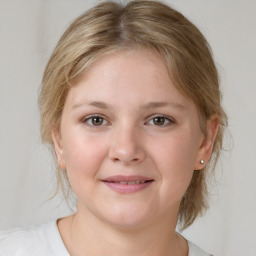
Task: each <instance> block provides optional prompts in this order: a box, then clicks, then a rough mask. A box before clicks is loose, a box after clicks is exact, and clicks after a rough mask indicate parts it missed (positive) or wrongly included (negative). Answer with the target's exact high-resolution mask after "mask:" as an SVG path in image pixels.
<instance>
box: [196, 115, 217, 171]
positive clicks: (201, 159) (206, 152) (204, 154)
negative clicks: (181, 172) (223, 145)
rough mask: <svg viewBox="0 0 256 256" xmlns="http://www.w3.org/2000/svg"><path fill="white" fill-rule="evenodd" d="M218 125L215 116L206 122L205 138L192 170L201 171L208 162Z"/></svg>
mask: <svg viewBox="0 0 256 256" xmlns="http://www.w3.org/2000/svg"><path fill="white" fill-rule="evenodd" d="M218 125H219V116H218V115H217V114H216V115H213V116H212V117H211V118H210V119H209V120H207V122H206V136H204V139H203V141H202V143H201V145H200V148H199V151H198V154H197V160H196V163H195V168H194V170H201V169H203V168H204V167H205V165H206V164H207V162H208V161H209V159H210V157H211V154H212V149H213V145H214V141H215V138H216V136H217V132H218Z"/></svg>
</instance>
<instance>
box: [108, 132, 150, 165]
mask: <svg viewBox="0 0 256 256" xmlns="http://www.w3.org/2000/svg"><path fill="white" fill-rule="evenodd" d="M144 146H145V145H144V144H143V138H142V136H140V134H139V131H138V130H136V129H135V128H125V127H124V128H120V127H119V128H117V127H116V130H115V131H113V134H112V138H111V145H110V148H109V158H110V159H111V160H112V161H114V162H119V163H121V164H124V165H131V164H138V163H140V162H142V161H143V160H144V159H145V157H146V153H145V148H144Z"/></svg>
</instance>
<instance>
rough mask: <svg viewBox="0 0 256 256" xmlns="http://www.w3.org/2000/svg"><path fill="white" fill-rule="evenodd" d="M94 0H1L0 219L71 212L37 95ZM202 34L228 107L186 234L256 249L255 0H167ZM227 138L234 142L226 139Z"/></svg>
mask: <svg viewBox="0 0 256 256" xmlns="http://www.w3.org/2000/svg"><path fill="white" fill-rule="evenodd" d="M98 2H99V1H85V0H83V1H82V0H72V1H71V0H48V1H47V0H0V205H1V209H0V216H1V218H0V229H3V228H10V227H16V226H26V225H28V224H37V223H43V222H46V221H49V220H51V219H54V218H56V217H59V216H64V215H66V214H69V213H70V211H69V209H68V208H67V207H66V206H65V204H64V203H61V197H56V198H55V199H53V200H50V201H49V200H48V198H49V196H50V195H51V193H53V192H54V187H55V180H54V165H53V163H52V159H51V156H50V154H49V152H48V150H47V148H46V147H45V146H43V145H41V142H40V135H39V113H38V107H37V97H38V92H39V86H40V80H41V77H42V73H43V69H44V67H45V65H46V62H47V60H48V58H49V56H50V53H51V51H52V50H53V47H54V46H55V44H56V42H57V40H58V38H59V36H60V35H61V34H62V33H63V32H64V30H65V28H66V27H67V25H68V24H70V22H71V21H72V19H73V18H75V17H76V16H77V15H79V14H81V13H82V12H83V11H85V10H86V9H88V8H89V7H92V6H93V5H94V4H95V3H98ZM165 2H166V3H169V4H171V5H172V6H173V7H175V8H177V9H178V10H179V11H181V12H182V13H183V14H184V15H185V16H187V17H188V18H189V19H190V20H192V22H194V23H195V24H196V25H197V26H198V27H199V29H200V30H201V31H202V32H203V34H204V35H205V36H206V38H207V39H208V41H209V42H210V45H211V46H212V49H213V52H214V57H215V60H216V63H217V66H218V69H219V72H220V75H221V84H222V88H223V94H224V107H225V109H226V111H227V113H228V115H229V123H230V126H229V130H230V133H231V135H232V138H233V142H232V141H231V139H230V136H227V139H226V141H227V143H226V144H225V146H226V148H227V149H230V148H231V147H233V149H232V150H229V151H228V152H225V153H224V154H223V156H222V159H221V163H220V164H219V165H218V168H217V169H216V180H217V181H216V184H215V185H214V186H212V196H211V201H210V204H211V207H210V210H209V211H208V212H207V214H206V215H205V216H204V217H202V218H199V219H198V220H197V221H196V222H195V223H194V224H193V225H192V227H190V228H189V229H188V230H186V231H185V232H184V233H183V234H184V236H185V237H187V238H189V239H190V240H192V241H193V242H195V243H197V244H198V245H200V246H201V247H202V248H204V249H205V250H207V251H209V252H211V253H213V254H214V255H216V256H218V255H222V256H231V255H232V256H241V255H246V256H253V255H255V253H256V199H255V196H256V150H255V147H256V99H255V98H256V1H255V0H215V1H212V0H173V1H172V0H169V1H165ZM232 144H233V146H232Z"/></svg>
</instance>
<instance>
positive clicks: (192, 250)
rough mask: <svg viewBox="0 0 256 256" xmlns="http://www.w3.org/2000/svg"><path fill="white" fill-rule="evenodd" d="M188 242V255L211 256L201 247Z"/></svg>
mask: <svg viewBox="0 0 256 256" xmlns="http://www.w3.org/2000/svg"><path fill="white" fill-rule="evenodd" d="M187 242H188V248H189V254H188V256H213V255H211V254H209V253H207V252H205V251H204V250H202V249H201V248H199V247H198V246H197V245H195V244H193V243H192V242H190V241H187Z"/></svg>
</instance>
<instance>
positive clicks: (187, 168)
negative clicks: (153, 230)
mask: <svg viewBox="0 0 256 256" xmlns="http://www.w3.org/2000/svg"><path fill="white" fill-rule="evenodd" d="M53 139H54V142H55V149H56V153H57V157H58V161H59V165H60V167H61V168H63V169H66V170H67V174H68V178H69V182H70V185H71V187H72V190H73V191H74V193H75V194H76V196H77V199H78V214H83V215H84V216H89V215H90V216H93V217H94V218H96V219H99V220H101V221H104V222H105V223H110V224H111V225H118V226H122V227H132V226H138V225H148V224H152V222H157V221H159V220H164V219H165V220H170V221H171V219H170V218H176V217H177V212H178V208H179V204H180V201H181V199H182V196H183V195H184V193H185V191H186V189H187V187H188V185H189V183H190V181H191V178H192V175H193V172H194V170H195V169H196V170H197V169H201V168H202V167H203V166H202V164H200V159H204V160H206V159H205V157H206V153H207V152H206V151H207V149H206V145H208V144H209V143H208V144H207V142H206V139H205V138H204V136H203V134H202V132H201V130H200V128H199V117H198V113H197V110H196V107H195V104H194V103H193V102H192V101H191V100H190V99H188V98H186V97H184V96H183V95H182V94H181V93H180V92H179V91H178V90H177V89H176V88H175V87H174V85H173V83H172V80H171V79H170V76H169V75H168V70H167V68H166V66H165V64H164V62H163V61H162V59H161V57H160V56H158V55H157V54H156V53H153V52H150V51H147V50H129V51H128V50H127V51H123V52H116V53H114V54H109V55H106V56H104V57H101V58H100V59H98V60H97V61H96V62H95V63H94V64H92V65H91V66H90V67H89V68H88V69H87V70H86V72H84V73H83V75H82V76H81V78H80V79H79V81H78V82H77V83H76V84H75V85H74V86H73V87H72V88H71V89H70V91H69V93H68V96H67V99H66V102H65V106H64V109H63V115H62V120H61V126H60V130H59V131H54V132H53ZM174 216H175V217H174Z"/></svg>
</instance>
